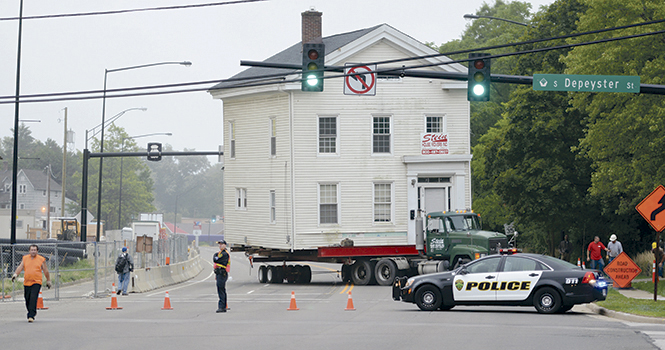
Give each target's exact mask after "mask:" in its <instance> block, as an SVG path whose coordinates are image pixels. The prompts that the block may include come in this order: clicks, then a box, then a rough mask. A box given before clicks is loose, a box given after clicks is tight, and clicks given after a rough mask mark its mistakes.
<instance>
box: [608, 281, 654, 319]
mask: <svg viewBox="0 0 665 350" xmlns="http://www.w3.org/2000/svg"><path fill="white" fill-rule="evenodd" d="M659 284H660V283H659ZM651 290H652V291H653V285H651ZM596 304H598V306H602V307H604V308H606V309H609V310H614V311H619V312H625V313H629V314H634V315H641V316H648V317H659V318H663V317H665V301H653V299H632V298H628V297H625V296H623V295H622V294H621V293H619V292H617V291H616V290H614V289H609V290H608V293H607V299H606V300H605V301H599V302H597V303H596Z"/></svg>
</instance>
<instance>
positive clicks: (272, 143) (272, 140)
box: [270, 118, 277, 157]
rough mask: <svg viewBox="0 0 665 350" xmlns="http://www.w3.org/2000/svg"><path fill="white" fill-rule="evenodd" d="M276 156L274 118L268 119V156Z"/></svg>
mask: <svg viewBox="0 0 665 350" xmlns="http://www.w3.org/2000/svg"><path fill="white" fill-rule="evenodd" d="M276 155H277V123H275V118H270V156H271V157H275V156H276Z"/></svg>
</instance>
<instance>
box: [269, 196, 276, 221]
mask: <svg viewBox="0 0 665 350" xmlns="http://www.w3.org/2000/svg"><path fill="white" fill-rule="evenodd" d="M276 203H277V201H276V200H275V190H270V223H271V224H274V223H275V222H277V204H276Z"/></svg>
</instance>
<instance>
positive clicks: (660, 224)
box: [635, 185, 665, 232]
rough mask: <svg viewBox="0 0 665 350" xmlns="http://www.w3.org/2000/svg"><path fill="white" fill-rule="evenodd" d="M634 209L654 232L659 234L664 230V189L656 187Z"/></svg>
mask: <svg viewBox="0 0 665 350" xmlns="http://www.w3.org/2000/svg"><path fill="white" fill-rule="evenodd" d="M635 209H637V211H638V212H639V213H640V215H642V217H643V218H644V219H645V220H646V221H647V222H648V223H649V224H650V225H651V227H653V228H654V230H656V231H658V232H661V231H662V230H663V229H665V187H663V185H660V186H658V187H656V189H655V190H653V192H651V193H649V195H648V196H646V198H644V199H643V200H642V201H641V202H640V204H638V205H637V206H636V207H635Z"/></svg>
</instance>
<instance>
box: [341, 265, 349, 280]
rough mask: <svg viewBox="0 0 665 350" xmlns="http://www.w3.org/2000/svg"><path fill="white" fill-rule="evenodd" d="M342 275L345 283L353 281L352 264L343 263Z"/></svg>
mask: <svg viewBox="0 0 665 350" xmlns="http://www.w3.org/2000/svg"><path fill="white" fill-rule="evenodd" d="M340 277H341V278H342V282H344V283H347V282H351V265H347V264H343V265H342V269H341V270H340Z"/></svg>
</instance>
